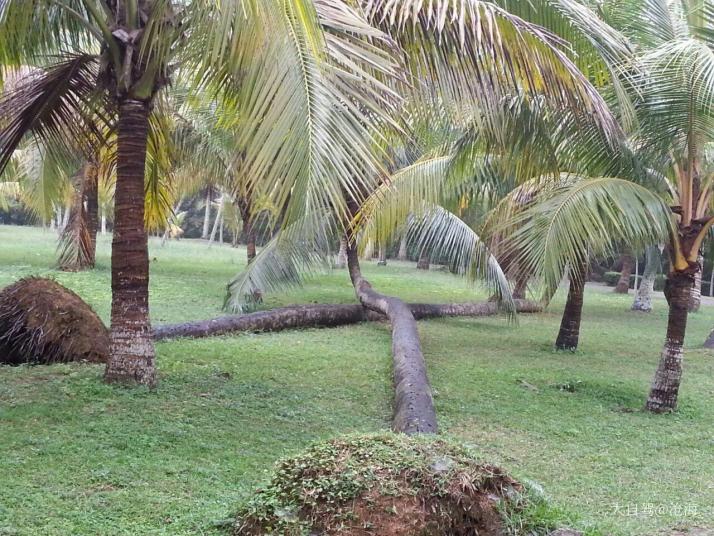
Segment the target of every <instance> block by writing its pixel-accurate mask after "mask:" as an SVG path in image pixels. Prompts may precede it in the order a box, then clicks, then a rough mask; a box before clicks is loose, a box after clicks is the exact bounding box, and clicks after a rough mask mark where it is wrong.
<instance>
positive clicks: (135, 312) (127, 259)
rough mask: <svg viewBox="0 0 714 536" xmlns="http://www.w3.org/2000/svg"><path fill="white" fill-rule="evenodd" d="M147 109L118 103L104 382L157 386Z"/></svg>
mask: <svg viewBox="0 0 714 536" xmlns="http://www.w3.org/2000/svg"><path fill="white" fill-rule="evenodd" d="M148 129H149V105H148V103H146V102H141V101H136V100H132V99H125V100H122V101H121V102H120V104H119V121H118V133H117V143H118V149H117V183H116V192H115V194H114V238H113V241H112V313H111V346H110V351H109V360H108V361H107V368H106V371H105V373H104V378H105V380H106V381H107V382H122V383H134V382H136V383H139V384H143V385H147V386H149V387H154V386H155V385H156V363H155V354H154V344H153V341H152V338H151V323H150V320H149V250H148V239H147V234H146V229H145V227H144V168H145V165H146V146H147V136H148Z"/></svg>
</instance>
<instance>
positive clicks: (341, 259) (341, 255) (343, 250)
mask: <svg viewBox="0 0 714 536" xmlns="http://www.w3.org/2000/svg"><path fill="white" fill-rule="evenodd" d="M346 267H347V239H346V238H342V239H340V250H339V251H338V252H337V261H336V262H335V268H346Z"/></svg>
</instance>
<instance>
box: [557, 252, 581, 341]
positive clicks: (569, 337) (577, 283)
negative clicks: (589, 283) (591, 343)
mask: <svg viewBox="0 0 714 536" xmlns="http://www.w3.org/2000/svg"><path fill="white" fill-rule="evenodd" d="M586 270H587V265H586V264H585V263H583V264H582V265H580V266H579V267H577V271H575V272H571V274H570V285H569V287H568V299H567V300H566V302H565V309H564V310H563V318H562V320H561V321H560V331H558V337H557V338H556V340H555V349H556V350H570V351H571V352H574V351H575V350H577V348H578V340H579V339H580V320H581V318H582V314H583V296H584V294H585V274H586Z"/></svg>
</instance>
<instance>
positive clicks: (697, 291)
mask: <svg viewBox="0 0 714 536" xmlns="http://www.w3.org/2000/svg"><path fill="white" fill-rule="evenodd" d="M697 264H699V270H697V273H696V274H694V285H692V291H691V292H690V294H689V312H690V313H696V312H698V311H699V307H701V305H702V271H703V270H704V256H703V255H702V254H701V253H700V254H699V256H698V257H697Z"/></svg>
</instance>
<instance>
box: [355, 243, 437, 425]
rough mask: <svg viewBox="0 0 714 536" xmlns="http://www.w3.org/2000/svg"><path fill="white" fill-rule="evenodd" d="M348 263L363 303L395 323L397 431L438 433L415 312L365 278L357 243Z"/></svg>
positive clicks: (393, 324)
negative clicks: (361, 268) (378, 289)
mask: <svg viewBox="0 0 714 536" xmlns="http://www.w3.org/2000/svg"><path fill="white" fill-rule="evenodd" d="M347 264H348V267H349V272H350V278H351V280H352V284H353V285H354V288H355V293H356V294H357V297H358V298H359V301H360V303H362V305H363V306H364V307H365V308H367V309H370V310H372V311H376V312H378V313H382V314H383V315H385V316H386V317H387V318H388V319H389V322H390V324H391V325H392V358H393V360H394V391H395V396H394V419H393V423H392V427H393V428H394V431H396V432H402V433H405V434H410V435H411V434H434V433H436V431H437V424H436V411H435V410H434V400H433V398H432V394H431V386H430V385H429V380H428V378H427V374H426V363H425V362H424V355H423V354H422V351H421V344H420V342H419V333H418V331H417V325H416V320H415V319H414V315H413V314H412V312H411V310H410V309H409V306H408V305H407V304H406V303H404V302H403V301H402V300H400V299H399V298H394V297H390V296H385V295H383V294H380V293H378V292H376V291H375V290H374V289H373V288H372V285H370V284H369V282H368V281H367V280H365V279H363V278H362V273H361V271H360V266H359V257H358V255H357V248H356V246H355V245H354V244H348V246H347Z"/></svg>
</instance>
